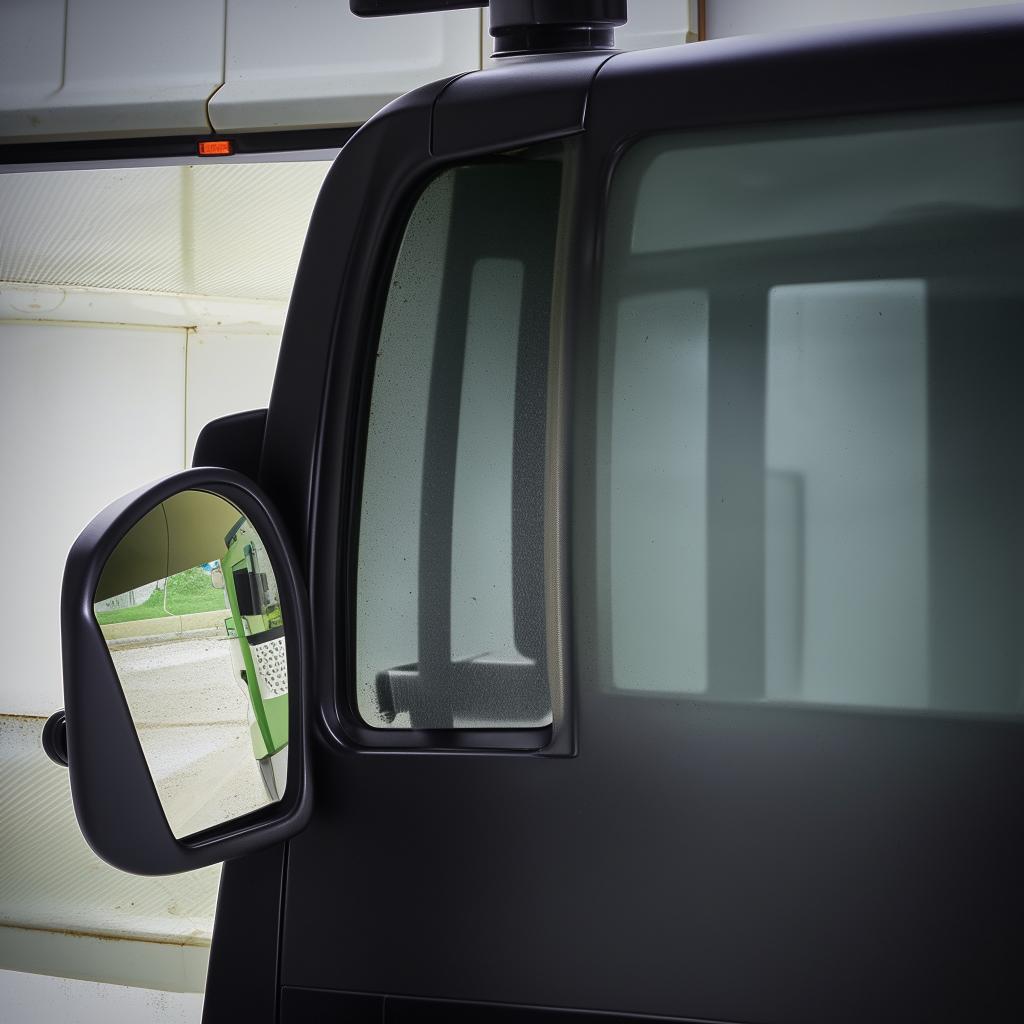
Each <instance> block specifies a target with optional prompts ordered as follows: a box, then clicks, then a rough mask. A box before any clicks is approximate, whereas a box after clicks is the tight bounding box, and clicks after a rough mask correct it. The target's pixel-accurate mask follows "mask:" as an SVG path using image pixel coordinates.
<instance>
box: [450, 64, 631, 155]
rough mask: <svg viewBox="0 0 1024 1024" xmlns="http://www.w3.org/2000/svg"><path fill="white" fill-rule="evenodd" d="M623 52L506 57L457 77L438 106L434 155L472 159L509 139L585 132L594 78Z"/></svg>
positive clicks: (527, 140)
mask: <svg viewBox="0 0 1024 1024" xmlns="http://www.w3.org/2000/svg"><path fill="white" fill-rule="evenodd" d="M618 52H619V51H617V50H602V51H596V52H592V53H560V54H550V55H545V56H536V57H518V58H517V57H505V58H503V62H502V64H501V65H499V66H496V67H490V68H486V69H484V70H482V71H472V72H469V73H468V74H465V75H461V76H459V77H458V78H455V79H453V80H452V81H451V82H449V83H448V85H447V86H446V87H445V89H444V90H443V92H442V93H441V94H440V96H438V99H437V102H436V103H435V105H434V115H433V124H432V127H431V152H432V153H433V154H434V155H435V156H440V157H444V156H456V155H464V156H472V155H473V154H475V153H486V152H493V151H494V150H495V149H498V148H500V147H501V145H502V144H503V142H504V141H505V140H507V139H515V140H516V143H517V144H519V145H526V144H528V143H532V142H543V141H544V140H546V139H557V138H561V137H563V136H566V135H573V134H575V133H577V132H580V131H582V130H583V122H584V118H585V116H586V109H587V99H588V96H589V93H590V87H591V85H592V83H593V81H594V77H595V75H596V74H597V72H598V70H599V69H600V68H601V66H602V65H603V64H604V63H605V61H607V60H609V59H610V58H612V57H614V56H615V55H616V54H617V53H618Z"/></svg>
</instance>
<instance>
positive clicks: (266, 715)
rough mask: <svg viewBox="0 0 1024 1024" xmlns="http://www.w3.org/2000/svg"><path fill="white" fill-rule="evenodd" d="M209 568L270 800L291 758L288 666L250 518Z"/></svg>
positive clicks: (270, 575)
mask: <svg viewBox="0 0 1024 1024" xmlns="http://www.w3.org/2000/svg"><path fill="white" fill-rule="evenodd" d="M224 544H225V547H226V549H227V550H226V551H225V553H224V554H223V555H222V556H221V559H220V567H219V569H217V568H215V569H214V570H213V571H212V573H211V582H212V583H213V585H214V586H215V587H218V588H223V590H224V592H225V594H226V597H227V606H228V610H229V611H230V613H231V614H230V615H229V616H228V617H227V618H226V619H225V620H224V627H225V629H226V630H227V635H228V638H229V640H230V645H231V662H232V665H233V667H234V672H235V678H236V680H237V681H238V683H239V685H240V686H241V687H242V689H243V691H244V692H245V693H246V695H247V696H248V699H249V701H248V702H249V707H248V721H249V737H250V740H251V742H252V749H253V754H254V755H255V757H256V762H257V764H258V765H259V767H260V773H261V775H262V777H263V784H264V786H265V787H266V789H267V795H268V796H269V797H270V799H271V800H277V799H279V798H280V796H281V794H282V793H283V792H284V787H285V779H286V769H287V758H288V672H287V662H286V657H285V638H284V624H283V619H282V615H281V599H280V596H279V595H278V590H277V580H276V579H275V577H274V572H273V569H272V568H271V564H270V557H269V556H268V554H267V552H266V549H265V548H264V546H263V542H262V541H261V540H260V538H259V535H258V534H257V533H256V530H255V529H254V528H253V526H252V524H251V523H250V522H249V521H248V520H247V519H246V518H244V517H243V518H241V519H239V520H238V522H237V523H235V525H234V526H233V527H232V528H231V530H230V532H229V533H228V534H227V536H226V537H225V538H224Z"/></svg>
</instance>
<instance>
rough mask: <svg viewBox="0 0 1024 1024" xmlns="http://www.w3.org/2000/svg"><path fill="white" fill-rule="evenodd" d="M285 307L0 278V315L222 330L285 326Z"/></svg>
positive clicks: (257, 331)
mask: <svg viewBox="0 0 1024 1024" xmlns="http://www.w3.org/2000/svg"><path fill="white" fill-rule="evenodd" d="M287 309H288V304H287V303H286V302H284V301H283V300H280V299H268V300H259V299H230V298H227V299H226V298H219V297H212V296H206V295H164V294H154V293H151V292H133V291H113V290H109V289H100V288H68V287H63V288H60V287H54V286H51V285H43V286H37V285H27V284H9V283H5V282H3V281H0V320H48V321H55V320H56V321H65V322H66V321H76V322H81V323H90V324H133V325H135V324H137V325H144V326H147V327H181V328H186V327H191V328H196V327H198V328H200V329H202V328H207V329H209V328H214V329H216V330H217V331H218V332H220V333H223V334H226V333H241V334H254V333H255V334H263V333H266V332H270V333H275V334H280V333H281V332H282V331H283V330H284V317H285V313H286V312H287Z"/></svg>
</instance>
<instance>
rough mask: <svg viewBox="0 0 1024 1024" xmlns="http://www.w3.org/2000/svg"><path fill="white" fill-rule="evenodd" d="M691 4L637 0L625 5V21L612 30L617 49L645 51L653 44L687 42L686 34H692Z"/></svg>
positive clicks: (680, 0) (665, 44) (666, 44)
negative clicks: (627, 16) (626, 7)
mask: <svg viewBox="0 0 1024 1024" xmlns="http://www.w3.org/2000/svg"><path fill="white" fill-rule="evenodd" d="M691 6H696V5H691V4H689V3H688V2H687V0H641V2H640V3H637V2H636V0H633V3H631V4H629V8H628V9H629V21H627V22H626V24H625V25H623V26H622V28H620V29H618V31H616V33H615V45H616V46H617V47H619V49H621V50H647V49H650V48H652V47H655V46H678V45H679V44H680V43H685V42H686V41H687V33H688V32H690V31H691V30H692V31H693V32H694V33H696V31H697V24H696V19H695V18H694V21H693V24H692V25H691V23H690V16H691V10H690V8H691Z"/></svg>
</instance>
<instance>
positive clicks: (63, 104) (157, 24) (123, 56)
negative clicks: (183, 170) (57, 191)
mask: <svg viewBox="0 0 1024 1024" xmlns="http://www.w3.org/2000/svg"><path fill="white" fill-rule="evenodd" d="M22 4H25V7H23V6H22ZM59 6H60V7H62V6H63V4H60V5H59ZM26 7H27V0H21V3H19V4H18V5H17V6H16V7H15V11H16V12H17V14H16V15H12V14H11V13H9V12H8V11H7V10H6V8H5V9H4V11H3V12H0V36H8V35H9V29H8V25H11V26H12V27H13V28H15V29H18V30H19V31H18V35H20V36H28V37H30V38H32V39H34V40H37V41H38V42H37V43H33V47H32V48H33V49H34V50H38V51H39V52H40V54H41V55H42V56H44V58H45V63H43V64H40V67H39V70H38V71H33V72H31V74H30V79H35V80H36V81H37V82H38V83H40V84H42V85H47V86H48V85H49V84H50V83H51V82H53V73H52V69H53V67H54V61H53V56H52V49H53V37H54V33H55V31H56V30H57V28H58V27H59V28H60V30H61V35H62V43H63V46H64V51H65V52H64V62H63V63H64V67H63V76H62V78H59V79H58V80H57V81H56V83H55V87H54V88H47V89H45V90H44V89H41V88H38V87H33V88H30V89H28V90H26V91H23V92H20V94H19V91H15V92H14V93H12V94H11V96H10V97H9V98H7V99H5V101H4V102H3V108H4V110H5V113H4V116H3V118H2V119H0V133H2V134H3V135H5V136H8V138H15V137H19V136H23V137H25V138H34V139H57V138H81V137H89V138H103V137H116V136H143V135H167V134H175V133H202V132H207V131H209V123H208V121H207V119H206V101H207V99H208V98H209V97H210V95H211V94H212V93H213V92H214V90H215V89H217V87H218V86H219V85H220V84H221V82H222V81H223V65H224V0H175V2H174V3H166V2H164V0H67V26H66V38H65V33H64V31H63V30H64V25H63V12H62V11H58V10H57V9H56V8H57V7H58V5H55V4H52V3H51V2H49V0H48V2H46V3H38V4H33V6H32V7H31V9H30V13H28V12H27V11H26ZM26 26H28V27H26ZM8 46H11V47H14V46H16V41H10V40H9V41H8V42H7V43H5V44H4V51H6V49H7V48H8ZM28 61H29V58H28V57H27V56H23V57H20V58H19V59H18V60H17V62H16V66H15V67H13V68H12V69H11V70H10V74H11V75H12V76H17V77H19V78H20V77H21V75H22V73H23V68H22V65H24V64H26V63H27V62H28Z"/></svg>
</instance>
